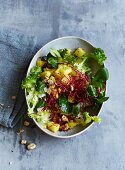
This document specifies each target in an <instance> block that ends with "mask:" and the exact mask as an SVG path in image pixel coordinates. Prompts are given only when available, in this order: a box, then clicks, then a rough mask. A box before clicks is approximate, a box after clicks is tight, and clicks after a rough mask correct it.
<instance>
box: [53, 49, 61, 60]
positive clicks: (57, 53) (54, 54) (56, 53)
mask: <svg viewBox="0 0 125 170" xmlns="http://www.w3.org/2000/svg"><path fill="white" fill-rule="evenodd" d="M50 53H51V55H52V56H53V57H55V58H60V57H61V55H60V53H59V52H58V51H57V50H56V49H55V48H51V49H50Z"/></svg>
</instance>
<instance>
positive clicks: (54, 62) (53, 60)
mask: <svg viewBox="0 0 125 170" xmlns="http://www.w3.org/2000/svg"><path fill="white" fill-rule="evenodd" d="M48 63H49V64H51V65H52V67H54V68H56V67H57V66H58V59H57V58H54V57H49V58H48Z"/></svg>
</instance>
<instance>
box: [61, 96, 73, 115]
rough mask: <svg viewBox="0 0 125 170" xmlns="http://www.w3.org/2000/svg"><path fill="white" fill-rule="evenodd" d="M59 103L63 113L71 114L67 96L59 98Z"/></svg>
mask: <svg viewBox="0 0 125 170" xmlns="http://www.w3.org/2000/svg"><path fill="white" fill-rule="evenodd" d="M58 102H59V106H60V109H61V111H62V112H64V113H69V111H70V110H71V106H70V103H69V102H68V100H67V98H66V96H61V97H59V99H58Z"/></svg>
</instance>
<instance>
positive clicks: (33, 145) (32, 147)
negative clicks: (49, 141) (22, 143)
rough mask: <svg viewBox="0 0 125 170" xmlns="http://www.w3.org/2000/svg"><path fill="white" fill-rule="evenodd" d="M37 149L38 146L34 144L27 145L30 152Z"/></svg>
mask: <svg viewBox="0 0 125 170" xmlns="http://www.w3.org/2000/svg"><path fill="white" fill-rule="evenodd" d="M35 148H36V145H35V144H34V143H30V144H28V145H27V149H28V150H33V149H35Z"/></svg>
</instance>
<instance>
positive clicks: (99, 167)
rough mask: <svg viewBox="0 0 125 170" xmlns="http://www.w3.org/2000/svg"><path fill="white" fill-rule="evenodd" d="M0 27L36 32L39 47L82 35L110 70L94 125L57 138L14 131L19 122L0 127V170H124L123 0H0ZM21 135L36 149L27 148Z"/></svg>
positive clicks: (29, 130) (31, 130) (31, 131)
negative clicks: (77, 133)
mask: <svg viewBox="0 0 125 170" xmlns="http://www.w3.org/2000/svg"><path fill="white" fill-rule="evenodd" d="M0 26H5V27H6V26H7V27H13V28H17V29H19V30H21V31H23V32H24V33H25V34H31V35H36V36H37V37H38V44H37V45H38V46H39V47H41V46H42V45H44V44H45V43H46V42H48V41H50V40H52V39H55V38H57V37H61V36H66V35H76V36H80V37H82V38H85V39H87V40H89V41H91V42H92V43H93V44H94V45H95V46H97V47H101V48H103V49H104V50H105V52H106V54H107V56H108V60H107V62H106V66H107V67H108V69H109V72H110V80H109V82H108V95H109V97H110V99H109V101H108V102H107V103H105V105H104V107H103V109H102V112H101V118H102V123H101V124H100V125H96V124H95V125H93V126H92V128H90V130H88V131H86V132H85V133H84V134H82V135H80V136H77V137H75V138H72V139H62V140H61V139H55V138H52V137H49V136H47V135H45V134H43V133H42V132H41V131H40V130H39V129H38V128H30V127H29V128H24V129H25V131H24V133H22V135H20V136H19V135H17V134H16V131H17V130H18V129H19V127H23V125H22V122H23V120H21V121H20V122H19V123H18V124H17V126H16V127H15V128H14V129H7V128H4V127H2V126H0V170H125V115H124V114H125V1H124V0H6V1H4V0H0ZM21 138H23V139H27V140H28V141H31V142H35V143H36V145H37V148H36V149H35V150H33V151H27V150H26V149H25V147H24V146H22V145H20V144H19V141H20V139H21ZM9 162H12V164H11V165H10V164H9Z"/></svg>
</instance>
